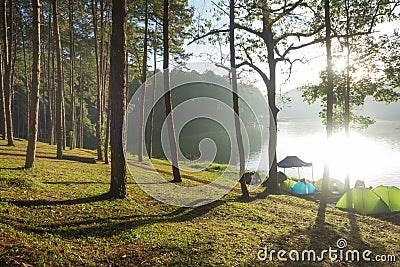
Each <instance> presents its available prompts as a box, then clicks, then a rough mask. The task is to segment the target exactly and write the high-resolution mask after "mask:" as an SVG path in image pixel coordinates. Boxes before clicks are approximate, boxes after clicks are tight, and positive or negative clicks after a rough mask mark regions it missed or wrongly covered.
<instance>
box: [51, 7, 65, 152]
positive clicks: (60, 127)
mask: <svg viewBox="0 0 400 267" xmlns="http://www.w3.org/2000/svg"><path fill="white" fill-rule="evenodd" d="M53 22H54V38H55V42H56V54H57V97H56V106H57V107H56V114H57V116H56V117H57V121H56V124H57V131H56V132H57V158H58V159H62V157H63V146H64V120H63V99H64V92H63V87H62V69H61V68H62V66H61V64H62V62H61V40H60V29H59V26H58V7H57V0H53Z"/></svg>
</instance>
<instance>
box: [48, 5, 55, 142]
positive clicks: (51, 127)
mask: <svg viewBox="0 0 400 267" xmlns="http://www.w3.org/2000/svg"><path fill="white" fill-rule="evenodd" d="M50 12H51V10H50ZM48 28H49V29H48V30H49V31H48V36H49V39H48V43H47V95H48V97H49V126H48V127H49V128H48V134H49V136H48V137H49V139H48V142H49V144H50V145H54V101H53V99H54V96H53V95H54V82H53V79H52V77H53V78H54V53H51V51H52V50H53V48H54V45H53V43H54V42H53V37H52V31H51V16H49V20H48ZM51 55H53V56H51ZM50 58H51V60H52V62H53V65H52V72H50ZM51 73H52V74H51ZM52 82H53V83H52ZM51 83H52V84H51Z"/></svg>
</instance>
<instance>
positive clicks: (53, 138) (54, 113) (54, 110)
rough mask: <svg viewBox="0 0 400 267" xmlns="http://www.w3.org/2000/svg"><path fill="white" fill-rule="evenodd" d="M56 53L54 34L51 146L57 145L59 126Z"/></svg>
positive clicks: (52, 48) (52, 43)
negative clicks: (57, 128) (57, 129)
mask: <svg viewBox="0 0 400 267" xmlns="http://www.w3.org/2000/svg"><path fill="white" fill-rule="evenodd" d="M53 32H54V21H53ZM55 59H56V52H55V39H54V35H53V34H52V37H51V96H52V100H51V103H52V114H51V117H52V124H51V128H50V145H54V144H56V124H57V107H56V102H57V101H56V98H57V91H56V64H55Z"/></svg>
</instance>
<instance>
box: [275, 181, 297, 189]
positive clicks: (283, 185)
mask: <svg viewBox="0 0 400 267" xmlns="http://www.w3.org/2000/svg"><path fill="white" fill-rule="evenodd" d="M295 184H296V182H295V181H293V180H291V179H286V180H285V181H283V182H280V183H279V189H280V190H281V191H282V192H290V189H292V187H293V186H294V185H295Z"/></svg>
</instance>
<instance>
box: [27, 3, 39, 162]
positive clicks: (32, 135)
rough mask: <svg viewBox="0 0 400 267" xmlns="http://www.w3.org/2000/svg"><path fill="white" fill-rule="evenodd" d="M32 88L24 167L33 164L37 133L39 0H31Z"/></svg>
mask: <svg viewBox="0 0 400 267" xmlns="http://www.w3.org/2000/svg"><path fill="white" fill-rule="evenodd" d="M32 9H33V16H32V28H33V34H32V46H33V59H32V60H33V61H32V90H31V92H30V98H29V99H30V102H31V103H30V105H29V107H30V109H29V116H28V118H29V127H28V129H29V134H28V148H27V150H26V161H25V168H32V167H33V166H34V165H35V154H36V140H37V134H38V113H39V112H38V111H39V88H40V4H39V0H32Z"/></svg>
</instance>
